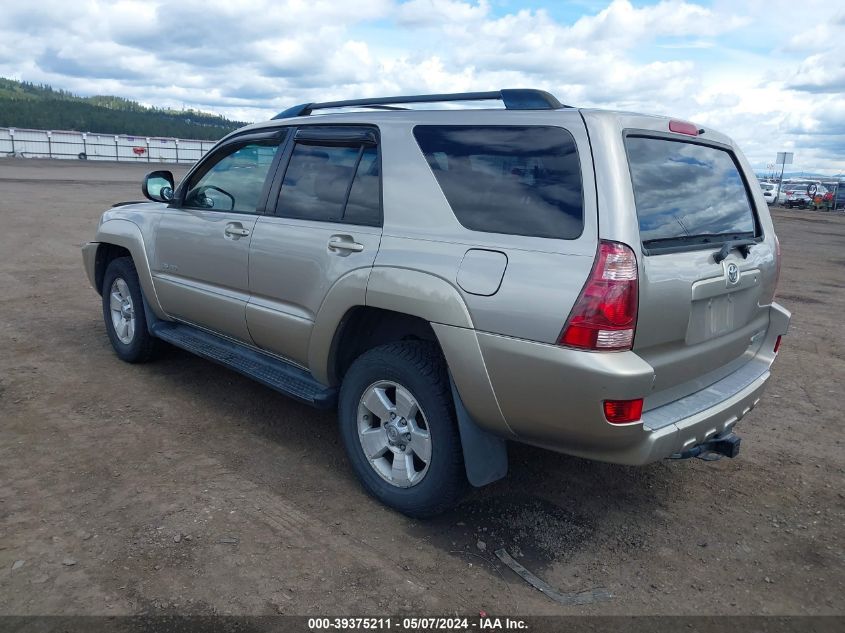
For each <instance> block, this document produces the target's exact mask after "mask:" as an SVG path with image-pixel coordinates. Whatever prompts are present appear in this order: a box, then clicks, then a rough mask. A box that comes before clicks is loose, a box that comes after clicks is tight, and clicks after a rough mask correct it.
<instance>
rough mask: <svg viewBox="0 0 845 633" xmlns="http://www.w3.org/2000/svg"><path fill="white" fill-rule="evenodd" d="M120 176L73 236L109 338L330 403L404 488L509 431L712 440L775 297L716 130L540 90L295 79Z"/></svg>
mask: <svg viewBox="0 0 845 633" xmlns="http://www.w3.org/2000/svg"><path fill="white" fill-rule="evenodd" d="M482 99H488V100H489V99H498V100H501V101H502V102H503V103H504V106H505V107H504V108H500V109H471V108H465V109H455V108H454V107H453V108H451V109H431V110H422V109H407V108H405V107H403V105H402V104H407V103H416V104H419V103H430V102H447V101H448V102H467V101H474V100H482ZM318 112H322V114H320V115H319V116H315V115H314V114H313V113H318ZM142 189H143V192H144V194H145V196H146V197H147V198H149V199H150V200H151V202H144V203H123V204H119V205H116V206H115V207H113V208H111V209H110V210H108V211H106V212H105V213H104V214H103V216H102V219H101V221H100V224H99V226H98V227H97V234H96V238H95V241H93V242H90V243H88V244H86V245H85V246H84V247H83V259H84V263H85V269H86V272H87V274H88V277H89V279H90V281H91V284H92V285H93V286H94V288H95V289H96V290H97V291H98V292H99V293H100V294H101V295H102V308H103V317H104V320H105V326H106V330H107V332H108V336H109V338H110V340H111V343H112V345H113V346H114V349H115V351H116V353H117V355H118V356H119V357H120V358H121V359H123V360H125V361H127V362H130V363H137V362H143V361H146V360H149V359H150V358H152V356H153V355H154V352H155V350H156V348H157V347H158V345H159V344H160V343H161V342H162V341H166V342H168V343H171V344H173V345H176V346H178V347H181V348H184V349H186V350H188V351H190V352H193V353H195V354H197V355H199V356H202V357H204V358H206V359H209V360H212V361H216V362H218V363H221V364H223V365H226V366H228V367H231V368H232V369H234V370H235V371H238V372H240V373H242V374H244V375H246V376H249V377H251V378H254V379H255V380H257V381H259V382H261V383H263V384H265V385H267V386H268V387H271V388H273V389H275V390H277V391H280V392H282V393H285V394H287V395H289V396H291V397H293V398H296V399H298V400H300V401H303V402H306V403H308V404H311V405H314V406H317V407H335V406H336V407H337V409H338V417H339V424H340V433H341V436H342V438H343V442H344V445H345V448H346V452H347V454H348V457H349V462H350V464H351V466H352V468H353V469H354V471H355V472H356V474H357V475H358V477H359V478H360V480H361V482H362V483H363V486H364V487H365V488H366V490H367V491H369V492H370V493H371V494H373V495H374V496H375V497H377V498H378V499H380V500H381V501H383V502H384V503H386V504H388V505H389V506H391V507H393V508H396V509H398V510H400V511H402V512H404V513H407V514H409V515H412V516H429V515H432V514H435V513H437V512H440V511H443V510H444V509H446V508H448V507H449V506H450V505H452V504H454V503H455V502H456V501H457V500H458V499H459V497H460V495H461V493H462V491H463V490H464V488H465V486H466V483H467V481H469V482H470V483H472V484H473V485H476V486H480V485H484V484H486V483H489V482H491V481H494V480H496V479H499V478H501V477H503V476H504V475H505V474H506V472H507V448H506V446H507V445H506V441H507V440H515V441H519V442H525V443H528V444H534V445H537V446H541V447H545V448H549V449H552V450H556V451H561V452H564V453H568V454H571V455H578V456H581V457H586V458H590V459H597V460H603V461H608V462H615V463H620V464H647V463H650V462H653V461H656V460H660V459H664V458H668V457H676V458H678V457H691V456H696V455H712V456H719V455H727V456H730V457H733V456H734V455H735V454H736V453H737V451H738V449H739V438H738V437H737V436H736V435H735V433H734V432H733V431H734V427H735V425H736V424H737V422H738V421H739V420H740V419H741V418H743V417H744V416H745V415H746V414H747V413H748V412H749V411H750V410H751V409H752V408H754V406H755V405H756V404H757V403H758V402H759V399H760V396H761V393H762V391H763V388H764V386H765V384H766V381H767V380H768V379H769V371H770V367H771V365H772V362H773V361H774V359H775V356H776V354H777V352H778V346H779V344H780V340H781V335H783V334H785V333H786V330H787V326H788V323H789V319H790V315H789V313H788V312H787V311H786V310H785V309H783V308H782V307H781V306H779V305H778V304H777V303H774V302H773V297H774V294H775V286H776V284H777V280H778V274H779V268H780V250H779V246H778V241H777V238H776V237H775V232H774V228H773V226H772V220H771V218H770V216H769V211H768V208H767V205H766V202H765V200H764V199H763V194H762V191H761V190H760V187H759V186H757V185H756V180H755V177H754V172H753V171H752V169H751V167H750V166H749V164H748V162H747V161H746V159H745V158H744V157H743V155H742V153H741V152H740V151H739V149H738V148H737V147H736V145H735V144H734V143H733V142H732V141H731V139H729V138H728V137H726V136H724V135H723V134H720V133H719V132H717V131H715V130H712V129H709V128H700V127H699V126H697V125H693V124H691V123H689V122H686V121H678V120H672V119H668V118H663V117H655V116H643V115H637V114H630V113H621V112H608V111H599V110H588V109H578V108H573V107H568V106H564V105H562V104H561V103H559V102H558V101H557V99H555V98H554V97H553V96H552V95H550V94H548V93H546V92H542V91H539V90H502V91H497V92H488V93H465V94H457V95H416V96H410V97H389V98H382V99H359V100H354V101H342V102H327V103H311V104H305V105H301V106H296V107H293V108H291V109H289V110H286V111H285V112H283V113H281V114H280V115H278V116H277V117H275V118H274V119H273V120H272V121H269V122H266V123H258V124H254V125H249V126H247V127H245V128H243V129H241V130H238V131H236V132H233V133H232V134H230V135H229V136H227V137H226V138H224V139H223V140H221V141H220V142H219V143H218V144H217V145H215V147H214V148H213V149H212V150H211V151H210V152H209V153H208V154H207V155H206V156H204V157H203V158H202V159H201V160H199V161H198V162H197V163H196V164H195V165H194V166H193V168H192V169H191V170H190V171H189V172H188V174H187V175H186V176H185V178H184V179H183V180H182V181H181V183H179V184H178V186H177V185H176V184H175V183H174V180H173V176H172V174H171V173H170V172H167V171H157V172H153V173H151V174H149V175H148V176H147V177H146V178H145V180H144V182H143V186H142Z"/></svg>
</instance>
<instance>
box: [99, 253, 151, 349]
mask: <svg viewBox="0 0 845 633" xmlns="http://www.w3.org/2000/svg"><path fill="white" fill-rule="evenodd" d="M102 294H103V321H104V322H105V324H106V332H107V333H108V335H109V340H110V341H111V344H112V347H113V348H114V351H115V352H116V353H117V355H118V357H119V358H120V359H121V360H124V361H126V362H127V363H143V362H146V361H148V360H150V359H151V358H152V357H153V356H154V355H155V352H156V351H157V349H158V344H159V341H158V339H157V338H155V337H153V336H152V335H151V334H150V333H149V331H148V330H147V319H146V315H145V314H144V299H143V295H142V294H141V283H140V282H139V281H138V273H137V271H136V270H135V264H134V263H133V261H132V259H131V258H129V257H119V258H117V259H114V260H112V261H111V263H109V265H108V268H106V274H105V275H104V276H103V288H102Z"/></svg>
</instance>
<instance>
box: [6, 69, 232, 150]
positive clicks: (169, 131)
mask: <svg viewBox="0 0 845 633" xmlns="http://www.w3.org/2000/svg"><path fill="white" fill-rule="evenodd" d="M242 125H245V124H244V123H241V122H238V121H230V120H228V119H225V118H223V117H221V116H218V115H216V114H209V113H207V112H199V111H196V110H184V111H177V110H165V109H160V108H148V107H146V106H143V105H141V104H140V103H137V102H135V101H130V100H128V99H123V98H121V97H113V96H95V97H79V96H77V95H74V94H71V93H70V92H67V91H65V90H54V89H53V88H51V87H50V86H46V85H40V84H33V83H29V82H26V81H23V82H21V81H14V80H11V79H3V78H0V127H20V128H34V129H43V130H77V131H79V132H101V133H104V134H129V135H132V136H172V137H178V138H186V139H188V138H190V139H203V140H217V139H219V138H221V137H223V136H224V135H225V134H228V133H229V132H231V131H232V130H235V129H237V128H239V127H241V126H242Z"/></svg>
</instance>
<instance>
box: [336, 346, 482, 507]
mask: <svg viewBox="0 0 845 633" xmlns="http://www.w3.org/2000/svg"><path fill="white" fill-rule="evenodd" d="M338 417H339V421H340V432H341V437H342V439H343V443H344V446H345V448H346V454H347V456H348V457H349V461H350V463H351V464H352V468H353V470H354V471H355V474H356V475H357V476H358V479H359V480H360V481H361V484H362V485H363V486H364V489H365V490H366V491H367V492H368V493H369V494H371V495H372V496H373V497H375V498H376V499H378V500H379V501H381V502H382V503H384V504H385V505H387V506H390V507H391V508H393V509H395V510H398V511H399V512H402V513H403V514H406V515H408V516H411V517H417V518H425V517H431V516H434V515H436V514H440V513H442V512H444V511H446V510H448V509H449V508H451V507H452V506H454V505H455V504H456V503H457V501H458V500H459V499H460V497H461V495H462V494H463V493H464V491H465V489H466V486H467V479H466V472H465V470H464V463H463V451H462V449H461V440H460V435H459V433H458V425H457V422H456V419H455V406H454V403H453V401H452V393H451V388H450V384H449V376H448V373H447V372H446V363H445V360H444V359H443V357H442V354H441V353H440V350H439V349H438V348H437V346H436V345H434V344H433V343H428V342H423V341H404V342H400V343H390V344H388V345H383V346H381V347H377V348H375V349H372V350H370V351H368V352H366V353H365V354H363V355H362V356H360V357H359V358H358V359H357V360H356V361H355V362H354V363H353V364H352V366H351V367H350V368H349V370H348V371H347V373H346V376H345V377H344V379H343V384H342V386H341V390H340V398H339V402H338ZM365 445H366V447H367V448H366V449H365ZM365 451H366V452H365Z"/></svg>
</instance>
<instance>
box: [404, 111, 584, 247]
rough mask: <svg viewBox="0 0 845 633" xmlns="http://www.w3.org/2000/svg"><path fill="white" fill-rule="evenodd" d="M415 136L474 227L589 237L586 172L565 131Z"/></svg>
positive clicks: (505, 129)
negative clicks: (586, 229) (583, 174)
mask: <svg viewBox="0 0 845 633" xmlns="http://www.w3.org/2000/svg"><path fill="white" fill-rule="evenodd" d="M414 137H415V138H416V140H417V143H418V144H419V146H420V149H421V150H422V152H423V154H424V155H425V158H426V160H427V161H428V164H429V166H430V167H431V170H432V172H433V173H434V176H435V177H436V178H437V182H438V184H439V185H440V188H441V189H442V190H443V194H444V195H445V196H446V200H447V201H448V202H449V205H450V206H451V207H452V211H453V212H454V213H455V217H456V218H457V219H458V221H459V222H460V223H461V224H462V225H463V226H465V227H466V228H468V229H471V230H473V231H483V232H487V233H505V234H508V235H527V236H535V237H547V238H557V239H574V238H577V237H578V236H579V235H581V232H582V230H583V228H584V208H583V197H582V192H581V168H580V164H579V162H578V151H577V148H576V145H575V139H573V138H572V135H571V134H570V133H569V132H567V131H566V130H564V129H563V128H559V127H550V126H482V125H472V126H436V125H418V126H416V127H415V128H414Z"/></svg>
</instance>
